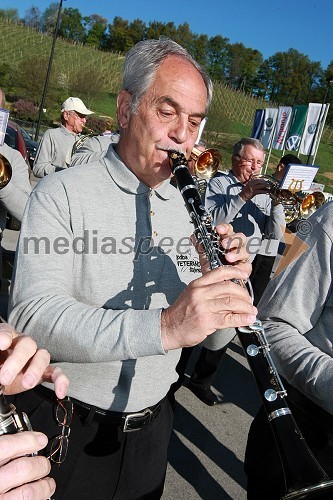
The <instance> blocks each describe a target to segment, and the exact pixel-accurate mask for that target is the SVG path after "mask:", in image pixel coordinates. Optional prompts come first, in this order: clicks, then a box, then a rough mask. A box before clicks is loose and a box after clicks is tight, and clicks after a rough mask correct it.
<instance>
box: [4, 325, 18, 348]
mask: <svg viewBox="0 0 333 500" xmlns="http://www.w3.org/2000/svg"><path fill="white" fill-rule="evenodd" d="M16 336H18V334H17V333H16V331H15V329H14V328H13V327H12V326H10V325H8V323H0V351H5V350H6V349H8V348H9V347H10V346H11V343H12V341H13V339H14V338H15V337H16Z"/></svg>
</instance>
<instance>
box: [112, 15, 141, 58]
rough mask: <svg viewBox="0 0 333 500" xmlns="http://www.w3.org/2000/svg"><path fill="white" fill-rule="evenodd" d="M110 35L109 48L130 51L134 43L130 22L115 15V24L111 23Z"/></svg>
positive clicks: (116, 50)
mask: <svg viewBox="0 0 333 500" xmlns="http://www.w3.org/2000/svg"><path fill="white" fill-rule="evenodd" d="M108 29H109V36H108V37H107V40H106V47H107V48H108V50H113V51H115V52H128V51H129V49H130V48H131V47H133V45H134V43H133V40H132V38H131V35H130V30H129V23H128V21H126V20H125V19H123V18H122V17H115V18H114V19H113V24H109V26H108Z"/></svg>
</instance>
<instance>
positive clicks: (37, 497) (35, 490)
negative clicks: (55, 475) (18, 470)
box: [1, 477, 56, 500]
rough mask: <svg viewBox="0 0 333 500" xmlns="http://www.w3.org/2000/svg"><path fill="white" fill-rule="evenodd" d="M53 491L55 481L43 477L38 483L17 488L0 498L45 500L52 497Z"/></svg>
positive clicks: (7, 499) (8, 499) (4, 499)
mask: <svg viewBox="0 0 333 500" xmlns="http://www.w3.org/2000/svg"><path fill="white" fill-rule="evenodd" d="M55 489H56V483H55V480H54V479H52V478H51V477H45V478H43V479H40V480H39V481H35V482H33V483H28V484H24V485H23V486H20V487H19V488H15V489H13V490H11V491H9V492H8V493H5V494H4V495H3V496H2V497H1V498H2V499H3V500H18V499H19V498H22V499H25V498H26V499H29V498H31V499H33V500H45V499H49V498H51V497H52V495H53V494H54V492H55Z"/></svg>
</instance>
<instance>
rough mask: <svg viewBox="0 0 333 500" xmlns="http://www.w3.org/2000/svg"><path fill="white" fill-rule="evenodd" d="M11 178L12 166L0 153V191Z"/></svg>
mask: <svg viewBox="0 0 333 500" xmlns="http://www.w3.org/2000/svg"><path fill="white" fill-rule="evenodd" d="M11 178H12V166H11V164H10V162H9V161H8V160H7V158H6V157H5V156H3V155H2V154H1V153H0V189H3V188H4V187H5V186H7V184H8V183H9V182H10V179H11Z"/></svg>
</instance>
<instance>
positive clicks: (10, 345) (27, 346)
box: [0, 323, 69, 399]
mask: <svg viewBox="0 0 333 500" xmlns="http://www.w3.org/2000/svg"><path fill="white" fill-rule="evenodd" d="M49 363H50V355H49V353H48V352H47V351H46V350H45V349H38V348H37V345H36V343H35V341H34V340H33V339H32V338H31V337H27V336H25V335H19V334H18V333H17V332H16V331H15V330H14V328H13V327H12V326H10V325H8V324H5V323H1V324H0V366H1V364H2V366H1V369H0V384H2V385H4V386H5V389H6V391H5V392H6V394H16V393H18V392H22V391H26V390H28V389H32V388H33V387H35V386H36V385H37V384H39V383H40V382H43V381H48V382H53V383H54V386H55V392H56V395H57V396H58V398H60V399H62V398H64V397H65V395H66V393H67V389H68V385H69V381H68V378H67V377H66V376H65V375H64V374H63V373H62V371H61V369H60V368H57V367H51V366H50V365H49Z"/></svg>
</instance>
